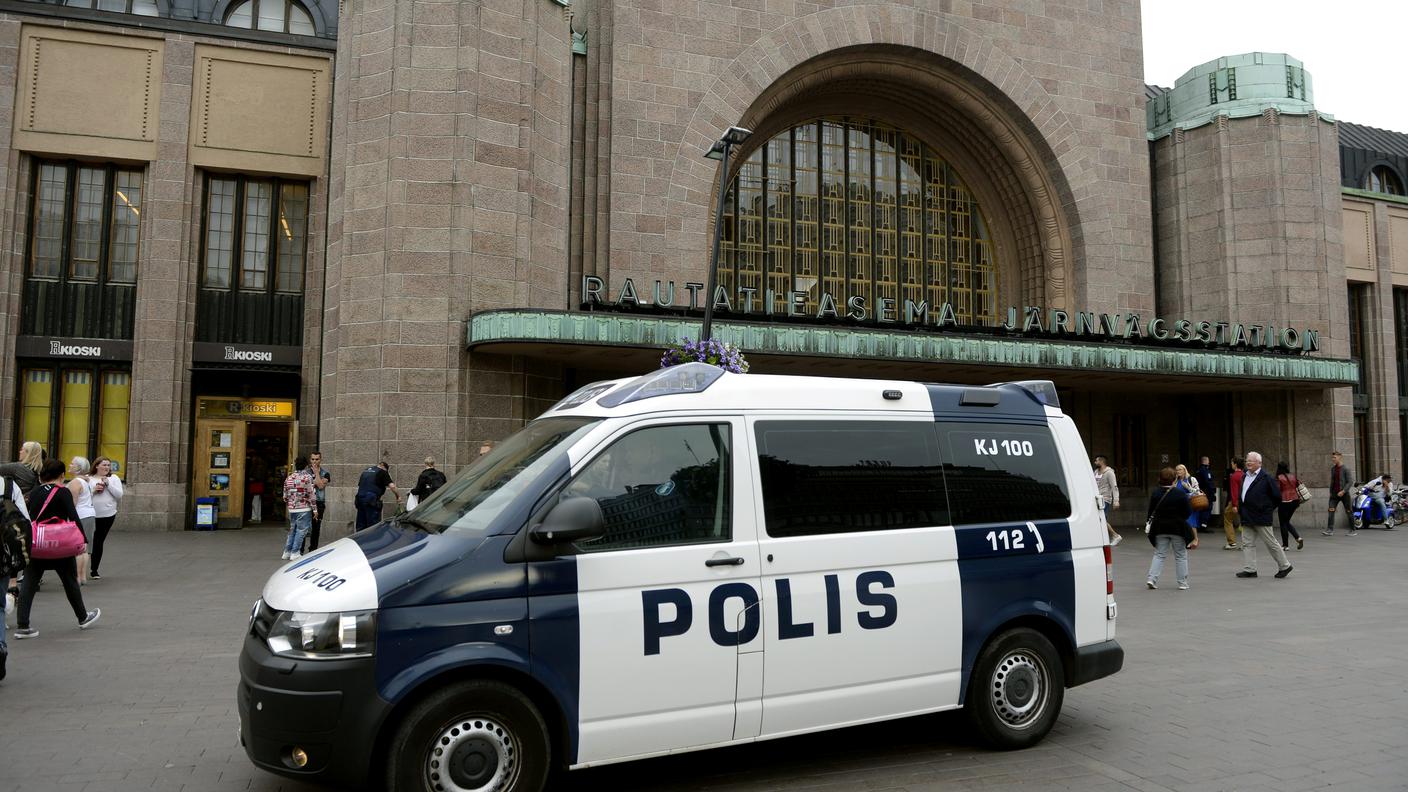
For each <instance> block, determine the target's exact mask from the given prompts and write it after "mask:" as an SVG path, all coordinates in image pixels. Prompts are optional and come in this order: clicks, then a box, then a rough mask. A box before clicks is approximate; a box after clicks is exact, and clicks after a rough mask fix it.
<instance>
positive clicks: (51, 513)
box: [15, 459, 103, 640]
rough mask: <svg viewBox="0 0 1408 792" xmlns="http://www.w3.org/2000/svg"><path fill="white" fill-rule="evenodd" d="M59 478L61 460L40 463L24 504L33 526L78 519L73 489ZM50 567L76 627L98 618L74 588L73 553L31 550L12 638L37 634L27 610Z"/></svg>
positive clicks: (98, 611)
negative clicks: (59, 554) (47, 554)
mask: <svg viewBox="0 0 1408 792" xmlns="http://www.w3.org/2000/svg"><path fill="white" fill-rule="evenodd" d="M63 480H64V463H63V462H60V461H59V460H57V459H51V460H49V461H47V462H45V463H44V467H43V468H41V469H40V471H39V482H40V486H38V487H36V488H35V489H34V491H33V492H31V493H29V502H28V504H27V505H28V507H29V513H30V514H31V515H33V520H34V523H35V524H36V525H38V524H39V523H41V522H44V521H46V520H49V519H59V520H68V521H71V522H75V523H78V522H80V520H79V519H78V509H77V508H75V507H74V503H73V492H72V491H71V490H69V488H68V487H65V486H64V485H63ZM51 569H52V570H53V571H55V572H57V573H58V575H59V581H60V582H61V583H63V585H64V594H66V595H68V604H69V606H70V607H71V608H73V615H74V617H75V618H77V619H78V629H80V630H86V629H88V628H89V627H92V626H93V623H94V622H96V621H97V620H98V617H99V616H102V615H103V611H102V609H101V608H94V609H93V610H88V606H87V605H86V604H84V602H83V592H82V591H81V590H80V589H79V588H78V558H77V556H69V557H68V558H35V557H34V555H33V553H32V552H31V554H30V558H29V564H28V566H26V567H25V570H24V583H23V584H22V585H21V586H20V601H19V605H18V606H17V607H16V608H15V611H16V613H15V639H16V640H23V639H25V638H38V637H39V630H37V629H35V628H34V627H32V626H30V623H29V611H30V608H31V606H32V605H33V604H34V592H35V590H36V589H37V588H38V587H39V580H40V578H41V577H43V576H44V573H45V572H48V571H49V570H51Z"/></svg>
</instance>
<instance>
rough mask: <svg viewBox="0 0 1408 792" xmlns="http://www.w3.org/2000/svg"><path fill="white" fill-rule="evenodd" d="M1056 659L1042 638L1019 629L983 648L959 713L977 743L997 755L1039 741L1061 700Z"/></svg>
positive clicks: (1057, 712) (1061, 671)
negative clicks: (962, 713)
mask: <svg viewBox="0 0 1408 792" xmlns="http://www.w3.org/2000/svg"><path fill="white" fill-rule="evenodd" d="M1064 681H1065V672H1064V669H1063V667H1062V665H1061V656H1060V655H1059V654H1057V652H1056V647H1054V646H1052V645H1051V641H1049V640H1047V639H1046V636H1044V635H1042V634H1041V633H1039V632H1037V631H1036V630H1032V629H1028V628H1026V627H1019V628H1017V629H1015V630H1008V631H1007V632H1005V633H1003V634H1001V635H999V636H998V637H997V638H996V639H994V640H993V641H992V642H991V643H989V644H988V645H987V646H986V647H984V648H983V651H982V652H981V653H980V654H979V655H978V662H977V663H976V664H975V665H974V668H973V676H972V678H971V679H969V681H968V697H967V699H966V701H965V703H964V708H965V709H966V710H967V712H968V720H969V721H970V722H971V723H972V724H973V728H974V729H976V730H977V732H978V735H979V737H980V738H981V739H982V741H983V742H984V743H985V744H986V745H988V746H990V747H992V748H996V749H999V750H1012V749H1017V748H1026V747H1029V746H1032V745H1035V744H1037V743H1038V742H1041V739H1042V738H1043V737H1045V736H1046V734H1047V732H1049V731H1051V727H1052V726H1054V725H1055V724H1056V717H1057V716H1058V715H1060V714H1061V702H1062V700H1063V699H1064V698H1065V693H1066V689H1065V685H1064Z"/></svg>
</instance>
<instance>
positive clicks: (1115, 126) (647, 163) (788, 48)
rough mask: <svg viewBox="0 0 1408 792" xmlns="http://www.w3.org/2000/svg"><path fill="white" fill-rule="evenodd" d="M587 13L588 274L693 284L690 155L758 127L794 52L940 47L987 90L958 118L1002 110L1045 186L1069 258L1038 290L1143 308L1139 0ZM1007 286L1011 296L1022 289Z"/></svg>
mask: <svg viewBox="0 0 1408 792" xmlns="http://www.w3.org/2000/svg"><path fill="white" fill-rule="evenodd" d="M588 13H589V17H588V40H589V42H590V48H591V49H590V53H589V56H588V58H589V59H588V84H589V86H590V89H589V90H595V91H596V92H597V101H596V102H594V101H592V98H591V97H588V101H587V103H586V104H587V107H588V108H589V109H588V112H593V109H592V108H595V112H597V113H598V114H599V115H598V116H597V120H599V123H597V124H595V125H589V127H588V134H587V140H586V151H587V152H588V154H587V156H588V157H590V158H591V160H590V163H589V165H591V166H594V167H589V168H588V170H587V180H588V182H589V183H590V182H591V181H592V180H593V179H594V180H595V181H596V183H597V184H598V185H600V184H603V183H605V184H609V190H608V191H607V192H606V193H605V194H604V195H601V194H600V191H598V197H597V198H596V201H595V206H596V208H597V209H598V214H597V223H598V227H597V228H596V229H594V237H593V239H592V241H594V242H595V243H596V244H595V248H596V252H595V255H593V254H592V252H591V249H592V247H593V246H592V245H591V244H585V245H584V247H585V248H586V250H587V251H588V252H587V255H586V256H585V261H584V265H583V266H584V271H585V272H587V273H588V274H596V275H599V276H602V277H606V278H609V279H610V280H611V282H613V283H619V282H620V281H621V280H622V279H624V278H626V277H631V278H633V279H635V281H636V282H637V283H638V284H639V283H641V282H645V283H650V282H652V281H653V280H655V279H665V280H675V281H676V282H678V283H681V284H682V283H683V282H684V281H691V280H692V281H702V280H703V279H704V278H703V273H704V271H705V267H706V264H707V260H708V259H707V257H708V254H709V249H710V241H711V231H712V227H713V226H712V223H713V200H714V196H715V191H716V187H715V186H714V184H715V182H716V181H717V175H716V174H717V171H716V169H715V168H716V166H715V164H714V163H713V162H712V161H709V160H705V159H703V158H702V154H703V152H704V151H705V150H706V149H707V148H708V146H709V145H710V143H711V142H712V141H713V140H715V139H716V138H717V137H718V136H719V135H720V134H721V133H722V131H723V130H724V129H725V128H726V127H728V126H730V125H733V124H740V123H741V122H745V121H746V122H747V123H744V124H743V125H744V126H748V125H749V124H752V123H754V122H755V121H756V122H760V123H766V120H767V117H768V114H769V112H770V111H771V110H772V109H773V107H772V106H771V101H772V100H771V99H768V98H766V94H767V93H768V91H769V90H772V89H774V88H775V87H776V86H777V85H779V84H780V81H782V80H783V78H784V77H785V76H786V75H788V74H789V73H790V72H793V70H795V69H797V68H798V67H799V66H802V65H803V64H806V63H807V62H808V61H810V60H812V59H815V58H817V57H819V56H825V55H827V54H828V53H831V54H834V53H837V52H838V51H842V50H845V49H846V48H851V47H869V46H874V45H880V46H887V47H895V48H901V49H900V50H899V51H901V52H904V51H908V52H910V53H911V54H912V55H913V57H915V58H916V59H918V58H920V57H921V56H932V55H937V56H939V60H940V61H941V62H942V63H944V64H947V66H948V67H950V68H952V69H953V70H954V72H955V73H961V74H963V75H966V76H967V77H968V78H969V79H970V81H971V83H972V84H973V85H974V86H979V87H980V88H981V92H982V93H983V94H984V95H985V96H986V97H987V98H985V99H984V100H982V101H980V102H978V103H976V104H975V105H973V106H970V107H966V108H964V109H963V114H967V115H968V116H971V117H973V118H980V117H982V116H984V115H985V114H990V115H1004V114H1005V115H1010V116H1011V117H1012V118H1015V119H1017V121H1018V125H1019V126H1020V127H1021V129H1022V130H1023V132H1022V133H1021V134H1019V135H1016V136H1015V138H1022V139H1015V138H1014V139H1013V140H997V141H995V142H997V143H999V144H1003V145H1009V146H1015V147H1016V148H1014V149H1013V151H1016V152H1018V153H1016V154H1014V155H1013V156H1015V157H1017V158H1018V159H1022V158H1023V157H1027V158H1026V159H1024V160H1022V161H1023V162H1024V163H1025V164H1024V165H1023V166H1022V167H1021V168H1018V170H1019V171H1020V170H1024V169H1027V168H1030V169H1032V170H1037V169H1039V170H1041V176H1042V177H1043V178H1044V179H1045V180H1046V182H1047V183H1048V184H1049V185H1051V189H1050V193H1049V194H1042V195H1038V194H1031V195H1029V198H1030V199H1031V200H1032V201H1033V203H1036V204H1038V205H1046V206H1050V207H1053V208H1054V211H1053V213H1052V214H1051V216H1050V217H1048V218H1043V219H1042V221H1041V223H1042V225H1043V228H1041V229H1040V233H1042V234H1043V237H1044V239H1045V240H1046V243H1047V244H1048V247H1050V246H1055V247H1057V248H1064V249H1062V250H1060V251H1059V255H1061V256H1064V260H1066V261H1068V262H1070V263H1071V267H1070V270H1069V273H1068V274H1067V275H1065V276H1063V278H1064V280H1063V281H1062V282H1061V283H1059V284H1052V283H1051V281H1050V279H1048V289H1047V291H1048V294H1051V293H1052V292H1053V291H1056V292H1058V293H1059V296H1053V297H1050V301H1051V302H1057V303H1064V304H1066V305H1068V306H1069V305H1079V306H1083V307H1086V308H1088V309H1092V310H1096V311H1111V310H1120V309H1127V310H1134V311H1145V312H1147V311H1149V310H1151V309H1152V308H1153V304H1152V297H1151V295H1152V294H1153V288H1152V283H1153V271H1152V265H1151V255H1152V254H1151V249H1152V248H1151V244H1150V241H1149V240H1150V226H1151V222H1150V214H1149V192H1148V164H1147V159H1148V152H1147V148H1146V145H1145V137H1144V135H1145V124H1144V117H1143V91H1144V86H1143V80H1142V41H1141V32H1140V16H1139V4H1138V3H1137V2H1113V3H1102V4H1099V5H1098V7H1097V6H1092V5H1090V4H1089V3H1084V2H1066V1H1064V0H1063V1H1061V2H1047V3H1042V4H1039V5H1032V4H1022V5H1019V6H1014V5H1013V4H1011V3H1006V2H963V3H949V2H944V3H932V2H917V1H916V2H883V3H873V4H865V5H852V4H848V3H842V2H832V1H831V0H824V1H822V2H802V1H800V0H779V2H769V3H766V4H760V3H742V4H740V3H730V2H719V0H679V1H678V2H672V3H670V4H668V7H667V8H665V7H661V6H660V5H659V4H658V3H643V2H636V1H635V0H611V1H610V2H601V3H593V4H591V8H590V11H589V12H588ZM900 81H901V82H903V78H901V80H900ZM598 105H599V106H598ZM593 126H594V128H593ZM999 137H1000V136H999ZM603 140H605V141H607V142H608V143H609V145H603V144H602V141H603ZM603 149H609V158H607V157H602V156H600V155H599V152H601V151H602V150H603ZM1019 149H1021V150H1025V151H1026V153H1025V154H1023V153H1021V151H1019ZM1027 175H1030V174H1027ZM1032 189H1046V188H1032ZM590 192H591V190H588V193H589V194H590ZM662 198H664V199H666V200H662ZM588 200H589V201H590V200H591V199H590V198H589V199H588ZM603 204H609V206H605V207H603ZM603 210H604V211H605V212H606V214H605V215H603V214H602V213H601V212H602V211H603ZM587 233H589V234H591V233H593V229H590V228H589V229H588V230H587ZM1048 255H1049V256H1050V255H1055V254H1052V253H1051V252H1050V250H1049V249H1048ZM1067 281H1068V282H1067ZM1057 287H1058V288H1057ZM575 288H577V285H576V284H574V289H575ZM1008 291H1009V292H1010V293H1009V294H1007V295H1005V297H1004V299H1005V300H1008V301H1014V302H1020V301H1022V300H1024V299H1025V300H1030V299H1033V295H1031V294H1024V293H1022V292H1023V291H1024V290H1023V289H1022V288H1020V287H1017V286H1016V285H1013V286H1012V287H1011V288H1009V290H1008ZM574 296H580V295H574ZM1041 297H1042V295H1036V298H1038V299H1040V298H1041Z"/></svg>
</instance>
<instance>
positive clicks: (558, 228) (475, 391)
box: [320, 0, 572, 536]
mask: <svg viewBox="0 0 1408 792" xmlns="http://www.w3.org/2000/svg"><path fill="white" fill-rule="evenodd" d="M345 14H346V16H345V17H344V24H343V25H342V26H341V28H340V30H339V42H338V51H339V58H338V65H337V75H336V78H335V84H336V86H337V87H336V90H335V96H334V129H333V150H334V151H333V161H332V170H333V173H332V177H331V180H330V202H329V233H328V242H329V245H328V284H329V286H328V289H327V291H326V295H325V296H326V301H325V307H324V313H323V327H324V330H323V332H324V334H325V346H324V349H325V350H326V351H325V353H324V355H323V365H322V393H321V398H322V419H321V439H320V443H321V447H322V451H323V453H324V456H325V459H326V460H327V462H328V463H329V466H330V467H331V468H332V471H333V474H334V477H335V478H334V481H335V484H336V486H334V487H333V488H332V489H331V491H330V492H329V495H328V499H329V508H328V524H329V526H330V529H331V531H332V533H331V536H337V535H339V533H338V531H339V530H341V529H342V527H343V526H347V525H350V523H351V521H352V517H353V509H352V500H353V496H354V489H355V485H356V478H357V475H358V473H359V472H360V471H361V470H362V469H364V468H366V467H367V466H368V465H371V464H375V463H376V462H377V461H378V460H382V459H385V460H386V461H388V462H389V463H390V464H391V467H392V475H393V477H395V478H397V479H398V484H400V485H402V486H403V488H408V487H409V484H410V481H411V480H413V478H412V477H413V475H414V474H415V473H416V472H417V471H418V470H419V469H420V461H421V460H422V459H423V458H424V457H425V456H426V455H432V456H434V457H436V459H437V461H439V462H440V464H441V467H442V468H443V469H445V470H446V471H448V472H454V471H455V470H457V469H458V468H460V467H462V466H463V465H464V464H466V463H467V462H468V461H471V460H472V459H473V458H474V456H475V455H477V453H478V448H479V444H480V443H481V442H482V441H483V440H487V439H497V438H500V437H503V436H505V435H507V434H509V433H510V432H512V431H513V430H515V429H517V428H518V427H519V426H521V425H522V423H523V422H524V421H525V420H527V419H528V418H531V417H533V416H534V415H536V413H532V414H528V413H527V412H525V406H524V404H525V403H524V395H523V394H524V381H525V373H524V368H525V364H524V363H523V362H522V361H521V360H515V359H513V358H503V357H495V356H490V355H484V356H477V357H475V358H473V359H471V358H470V357H469V355H468V354H467V353H465V352H464V349H465V345H466V340H467V339H466V320H467V319H468V317H469V316H470V315H471V314H472V313H473V312H476V311H483V310H490V309H494V308H508V307H535V308H553V309H562V308H565V307H567V228H568V219H567V209H568V204H569V201H570V197H569V194H570V193H569V187H570V185H569V152H570V138H569V136H570V132H571V130H570V110H571V97H570V95H569V91H570V87H571V69H572V64H571V58H572V54H571V37H570V32H569V28H568V17H567V15H566V14H565V12H564V9H563V8H562V7H561V6H559V5H557V4H556V3H553V2H548V0H483V1H482V2H480V1H475V2H459V0H400V1H399V2H397V1H395V0H353V1H352V2H348V3H347V4H346V9H345Z"/></svg>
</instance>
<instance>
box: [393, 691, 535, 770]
mask: <svg viewBox="0 0 1408 792" xmlns="http://www.w3.org/2000/svg"><path fill="white" fill-rule="evenodd" d="M549 756H550V743H549V740H548V727H547V724H546V723H545V722H544V721H543V716H542V715H541V714H540V713H539V712H538V709H537V707H535V706H533V702H531V701H529V700H528V697H527V696H525V695H523V694H522V693H521V692H519V691H518V690H516V689H515V688H513V687H510V686H508V685H505V684H503V683H501V682H494V681H491V680H475V681H470V682H459V683H456V684H453V685H450V686H448V687H446V688H445V689H443V690H437V691H436V692H434V693H432V694H431V695H430V696H429V697H427V698H426V699H425V700H424V701H422V702H420V703H419V704H417V705H416V706H415V708H414V709H412V710H411V711H410V712H409V713H407V715H406V717H405V719H404V720H403V721H402V722H401V725H400V727H399V728H398V729H397V730H396V736H395V737H394V738H393V739H392V741H391V746H390V750H389V752H388V755H387V761H386V787H387V789H394V790H397V792H400V790H418V791H419V790H424V792H541V790H542V789H543V787H544V786H545V785H546V784H547V775H548V768H549V766H550V764H551V763H550V761H549Z"/></svg>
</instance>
